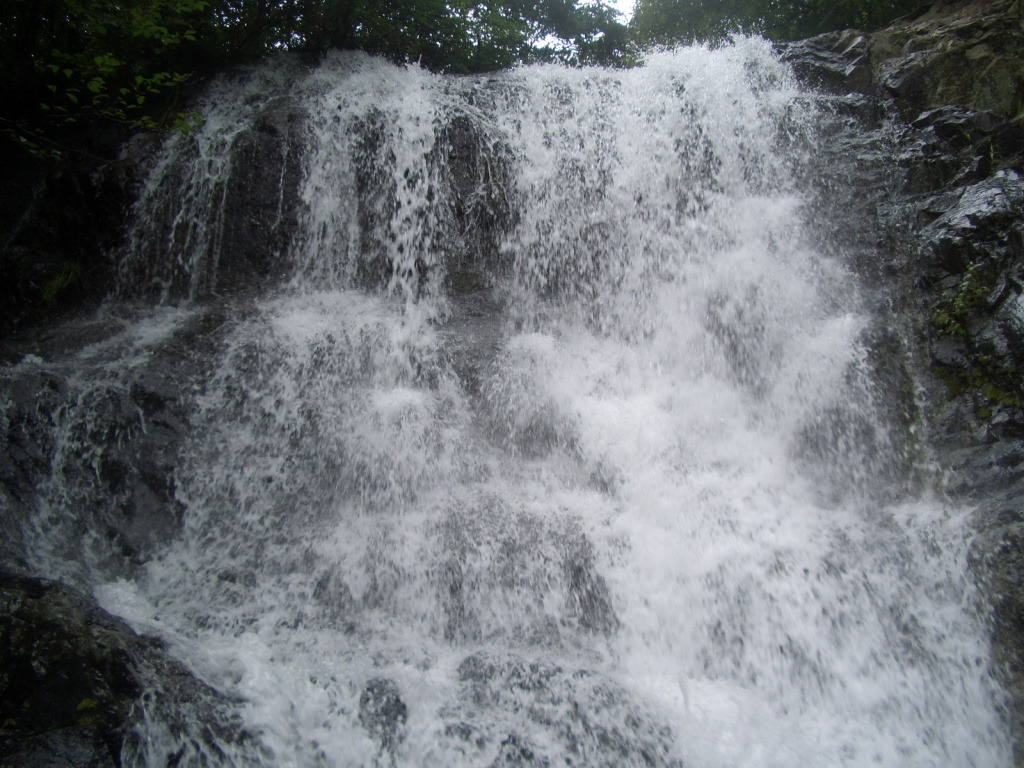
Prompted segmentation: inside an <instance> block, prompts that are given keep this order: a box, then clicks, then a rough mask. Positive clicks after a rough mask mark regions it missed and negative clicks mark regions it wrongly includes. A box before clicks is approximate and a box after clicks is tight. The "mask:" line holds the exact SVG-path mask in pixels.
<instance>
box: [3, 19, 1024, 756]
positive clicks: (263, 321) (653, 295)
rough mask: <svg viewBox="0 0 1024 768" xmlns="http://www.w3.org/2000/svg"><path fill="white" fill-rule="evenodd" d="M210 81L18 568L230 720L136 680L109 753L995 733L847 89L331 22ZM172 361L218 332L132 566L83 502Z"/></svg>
mask: <svg viewBox="0 0 1024 768" xmlns="http://www.w3.org/2000/svg"><path fill="white" fill-rule="evenodd" d="M202 109H203V116H204V119H203V124H202V126H201V127H200V128H198V129H197V130H196V131H195V132H193V133H192V134H190V135H187V136H186V135H181V136H175V137H172V138H171V139H169V140H168V142H167V145H166V146H165V148H164V150H163V154H162V155H160V157H158V158H156V159H155V160H154V162H153V164H152V169H151V173H150V176H149V180H148V182H147V184H146V186H145V188H144V189H143V191H142V193H141V194H140V197H139V200H138V202H137V204H136V207H135V210H134V212H133V221H134V224H133V229H132V236H131V238H130V242H129V244H128V245H127V246H126V248H125V250H124V253H123V254H122V270H121V283H120V285H119V286H118V288H117V291H116V301H115V300H113V299H112V301H111V304H110V308H109V309H108V312H110V313H115V314H116V313H117V312H120V313H121V314H120V315H117V328H118V329H119V330H118V331H117V333H114V334H113V335H112V336H111V340H109V341H107V342H104V343H103V344H98V345H92V346H88V347H87V348H85V349H83V350H78V351H75V352H74V353H71V352H69V353H68V355H69V356H68V357H66V358H65V359H64V362H63V363H61V364H62V365H64V366H65V367H66V369H68V370H74V371H75V372H76V373H75V376H74V377H73V380H72V383H71V384H70V385H69V386H71V387H72V388H73V389H74V392H75V396H74V397H72V398H70V399H69V400H68V405H66V406H65V407H64V408H63V409H62V410H61V411H60V412H59V414H58V417H57V418H56V419H55V423H54V426H53V429H54V431H55V432H54V434H56V435H57V437H55V438H54V440H55V441H56V443H57V444H59V446H61V448H60V450H59V455H60V456H61V457H62V462H64V463H62V464H61V467H62V469H61V470H60V471H59V472H56V473H55V474H54V476H53V477H52V478H51V480H50V481H49V482H48V484H44V487H42V488H41V489H40V491H39V499H38V503H37V504H36V505H35V511H34V524H35V526H36V532H37V534H36V537H35V541H36V546H35V547H34V548H33V550H32V555H31V557H32V560H33V565H34V567H35V568H36V569H38V571H39V572H40V573H44V574H48V575H61V576H63V577H64V578H69V579H74V580H76V581H77V582H78V583H82V584H85V585H87V586H88V587H89V588H91V589H92V590H93V591H94V593H95V595H96V596H97V599H98V600H99V601H100V602H101V604H102V605H103V606H104V607H105V608H107V609H108V610H110V611H111V612H113V613H116V614H118V615H121V616H123V617H125V618H126V619H127V620H128V621H129V622H130V623H131V624H132V626H133V627H134V628H135V629H136V630H137V631H139V632H142V633H148V634H152V635H155V636H157V637H159V638H160V639H161V640H162V641H163V642H164V643H166V644H167V646H168V647H169V648H170V649H171V651H172V652H173V653H174V654H175V655H176V656H177V657H178V658H180V659H181V660H182V661H183V662H184V663H185V664H186V665H187V666H188V667H189V669H190V670H191V671H192V672H193V673H194V674H195V675H196V676H197V677H199V678H200V679H201V680H203V681H204V682H205V683H207V684H209V685H210V686H212V688H214V689H216V690H217V691H219V692H221V693H222V694H224V696H226V697H227V698H228V700H230V701H231V702H233V704H232V706H233V707H234V709H235V710H236V714H237V716H238V718H240V721H241V723H242V732H243V734H244V735H243V736H239V735H238V734H235V735H234V736H232V735H229V734H222V733H219V732H217V731H216V730H213V731H211V730H210V729H208V728H207V729H204V727H203V723H202V722H199V721H195V722H192V724H191V725H189V726H187V727H185V726H182V725H181V723H180V722H178V721H176V720H174V719H173V718H170V717H168V716H167V714H166V712H164V711H163V710H162V709H161V708H160V707H159V706H157V705H155V704H154V703H153V700H152V699H147V700H146V701H145V702H140V704H139V706H140V707H141V708H142V709H143V710H144V716H143V717H141V719H140V725H139V727H138V730H137V732H136V733H135V734H133V736H132V739H131V740H130V744H129V746H128V747H127V748H126V753H125V754H124V755H123V759H124V761H125V764H126V765H164V764H167V762H168V760H169V759H170V758H169V756H172V755H173V756H175V757H174V759H175V760H176V761H177V762H175V764H195V765H219V764H223V765H273V766H362V765H367V766H369V765H382V766H383V765H400V766H405V765H409V766H419V765H422V766H428V765H429V766H433V765H444V766H463V765H464V766H487V765H524V766H525V765H530V766H533V765H537V766H540V765H552V766H553V765H562V764H564V765H577V766H627V765H668V766H688V767H691V768H696V767H707V768H717V767H721V768H731V767H733V766H744V767H745V768H753V767H755V766H780V767H781V766H797V765H807V766H867V765H884V766H935V765H947V766H993V765H1008V764H1009V763H1010V747H1009V740H1008V737H1007V735H1006V733H1005V728H1004V725H1003V723H1002V720H1001V714H1000V706H1001V699H1000V695H1001V694H1000V693H999V691H998V687H997V685H996V684H995V683H994V682H993V679H992V675H991V671H990V669H989V663H988V657H989V651H988V641H987V635H986V632H987V630H986V624H985V621H986V620H985V615H984V613H983V611H982V609H981V601H980V599H979V596H978V594H977V591H976V588H975V586H974V584H973V582H972V580H971V577H970V574H969V571H968V566H967V548H968V544H969V537H970V529H969V526H968V516H969V513H970V510H969V509H964V508H960V507H958V506H956V505H952V504H950V503H949V502H947V501H946V500H944V499H943V498H942V497H941V495H940V494H938V493H937V492H935V491H934V490H932V488H933V486H934V483H933V478H932V477H931V474H930V473H931V470H930V467H929V455H928V446H927V435H926V433H925V430H924V426H923V425H922V424H921V423H919V419H918V418H917V417H916V411H915V410H914V408H913V397H914V391H913V382H912V381H910V380H909V379H908V380H906V381H902V382H898V383H897V384H896V385H894V384H893V383H892V382H891V381H888V380H886V379H885V377H882V376H880V375H879V371H880V370H882V369H884V368H885V367H886V366H887V365H889V363H888V362H887V361H885V360H883V359H882V357H883V356H884V355H886V354H888V352H887V351H886V350H885V349H881V347H882V346H884V345H880V344H879V342H878V337H879V335H878V333H877V323H878V312H879V309H878V308H877V307H876V302H875V301H874V300H873V297H872V296H871V295H870V292H869V291H868V290H867V289H866V288H864V287H862V286H861V285H860V283H859V282H858V279H857V276H856V275H855V274H853V272H852V271H851V269H850V267H849V261H848V259H846V258H845V257H846V255H847V252H848V251H847V249H848V245H849V244H847V243H844V242H842V241H840V240H837V239H836V238H834V237H830V236H829V231H830V228H829V221H830V220H835V219H838V218H841V217H844V216H848V215H850V214H849V212H848V211H847V210H837V207H836V205H835V203H834V201H832V200H830V199H829V197H828V195H826V194H823V192H822V189H823V188H822V187H821V186H816V185H815V183H814V179H815V175H816V174H819V173H822V172H823V170H822V168H821V165H820V163H821V162H822V160H821V158H822V157H824V156H825V153H824V151H823V150H822V142H824V141H826V138H825V137H824V136H823V135H822V132H821V131H820V130H819V129H820V127H821V126H822V125H824V124H825V123H826V122H828V121H829V120H830V119H831V117H830V115H829V113H828V111H827V108H826V106H825V105H823V104H822V103H819V102H818V101H817V100H816V99H815V98H814V95H813V94H810V93H807V92H804V91H802V90H801V89H800V88H799V87H798V86H797V84H796V82H795V81H794V79H793V76H792V74H791V72H790V71H789V69H788V67H787V66H786V65H784V64H783V63H781V62H780V61H779V60H778V58H777V56H776V55H775V53H774V52H773V51H772V48H771V46H770V45H769V44H768V43H766V42H764V41H762V40H759V39H745V38H744V39H738V40H736V41H734V42H733V43H732V44H730V45H726V46H724V47H721V48H719V49H716V50H709V49H706V48H700V47H695V48H689V49H683V50H679V51H676V52H672V53H660V54H653V55H651V56H650V57H649V58H648V60H647V62H646V64H645V65H644V66H642V67H639V68H637V69H634V70H625V71H611V70H599V69H565V68H558V67H543V66H542V67H524V68H520V69H516V70H514V71H511V72H507V73H501V74H495V75H490V76H481V77H460V78H455V77H443V76H439V75H434V74H430V73H427V72H425V71H422V70H420V69H418V68H415V67H408V68H398V67H394V66H392V65H390V64H387V63H384V62H381V61H379V60H376V59H372V58H370V57H366V56H363V55H354V54H332V55H330V56H328V57H327V58H326V59H325V60H324V61H323V62H322V63H320V64H318V65H316V66H311V65H308V64H305V63H302V62H300V61H297V60H282V61H278V62H275V63H272V64H269V65H261V66H260V67H256V68H253V69H251V70H246V71H242V72H237V73H235V74H234V75H231V76H225V77H224V78H222V79H221V80H219V81H217V82H216V83H214V84H212V85H211V86H210V89H209V91H208V92H207V95H206V97H205V101H204V105H203V107H202ZM830 157H832V158H833V160H834V158H835V155H834V154H833V155H831V156H830ZM832 170H833V172H834V169H832ZM863 226H864V227H865V228H870V227H871V226H873V224H872V223H871V222H864V223H863ZM197 327H198V328H200V330H196V328H197ZM202 328H206V329H207V330H206V331H202V330H201V329H202ZM183 329H184V330H183ZM159 357H162V358H164V359H167V358H169V359H171V360H172V361H173V360H179V359H180V360H184V359H186V358H188V359H189V360H199V361H200V363H197V364H195V365H191V364H190V365H187V366H184V367H182V368H181V369H180V370H179V373H178V380H177V381H175V382H174V387H177V388H179V389H180V391H181V392H186V393H188V397H187V398H185V397H183V398H182V400H181V402H182V404H183V405H182V406H181V408H182V409H184V410H183V412H182V413H180V414H177V415H176V416H174V418H175V419H178V420H179V421H187V423H188V429H187V432H186V433H185V437H184V438H183V442H182V444H181V446H180V451H179V453H178V454H177V459H176V460H175V461H173V462H171V461H170V460H169V459H168V460H167V461H165V462H164V464H160V465H159V466H157V467H156V468H155V469H152V472H157V473H159V471H165V472H166V473H167V475H168V478H167V482H166V483H165V484H164V485H163V486H161V488H163V489H164V490H163V491H161V492H160V493H156V496H158V497H160V498H159V499H158V500H157V501H152V502H147V503H151V505H158V504H163V505H164V507H161V508H166V509H170V510H173V512H171V513H167V515H165V516H164V517H163V518H161V519H162V520H164V521H165V523H166V526H165V527H164V528H161V529H160V530H158V531H155V532H154V531H153V530H147V531H140V532H137V540H136V539H131V541H132V542H136V543H135V544H133V548H132V553H131V555H130V556H128V557H126V556H125V555H124V547H122V548H121V549H118V548H117V547H112V546H111V545H110V544H109V542H104V541H102V539H103V538H104V537H103V531H104V530H105V529H104V528H103V527H101V526H99V524H97V523H95V520H96V518H95V516H94V517H92V518H88V519H84V518H83V517H81V516H78V517H76V515H84V513H83V512H79V511H80V510H83V509H101V508H104V509H105V508H107V507H110V508H113V507H114V506H116V505H117V504H120V505H122V507H123V505H126V504H134V505H136V506H134V507H132V509H138V508H139V507H138V505H139V504H141V503H142V502H140V501H138V498H139V493H140V492H139V491H138V488H140V487H141V485H138V484H139V483H141V482H142V479H145V478H146V477H148V475H146V471H148V470H146V467H148V466H149V465H146V467H142V468H141V469H138V470H137V471H136V470H132V471H131V472H128V471H125V472H122V473H121V474H120V475H119V477H122V479H123V478H127V479H126V480H124V481H123V482H122V481H121V480H119V481H118V483H117V484H114V483H112V482H111V481H109V478H107V475H105V474H104V467H108V468H109V460H110V456H112V455H113V453H112V452H114V451H115V450H116V446H118V445H125V444H129V443H130V441H131V440H132V439H135V436H137V435H140V434H142V433H146V435H148V436H149V438H148V439H154V438H153V435H155V434H158V430H159V429H163V428H166V429H167V430H170V429H172V428H173V426H174V425H173V424H172V421H173V420H172V419H171V417H166V419H165V422H164V427H153V426H152V423H155V422H152V423H151V422H149V421H146V418H147V417H144V414H143V411H144V410H145V409H144V408H143V409H142V411H140V408H141V406H139V407H136V406H135V405H131V403H129V402H128V400H127V399H126V398H125V397H124V392H123V391H122V390H123V387H124V385H123V382H124V381H126V380H128V379H132V380H133V381H136V380H139V375H138V371H144V370H147V369H146V366H148V365H151V364H152V360H153V359H154V358H159ZM31 365H58V363H57V362H47V363H44V362H43V361H41V360H36V361H26V362H24V363H22V366H31ZM172 366H173V363H172ZM143 383H145V382H143ZM140 386H141V385H140ZM152 386H154V387H156V386H157V385H155V384H154V385H152ZM144 389H145V388H144ZM134 391H135V390H133V392H134ZM145 391H146V392H148V391H149V390H145ZM118 398H121V399H118ZM132 402H139V399H138V398H135V400H133V401H132ZM907 402H909V404H910V405H909V406H907V407H903V405H905V404H906V403H907ZM185 404H187V409H186V408H185ZM901 404H903V405H901ZM100 413H109V414H113V415H112V416H110V417H109V418H110V420H109V421H107V422H103V424H104V425H105V426H102V425H101V426H97V424H98V423H99V422H98V421H97V420H98V419H99V416H97V414H100ZM908 413H909V414H910V415H909V416H908V415H907V414H908ZM174 423H177V422H174ZM111 424H112V425H113V426H111ZM147 425H149V426H147ZM154 430H157V431H154ZM160 434H162V433H160ZM168 440H169V438H168ZM104 441H105V442H104ZM104 446H114V447H104ZM104 457H106V458H104ZM104 461H107V462H108V463H107V464H104V463H103V462H104ZM131 461H132V460H131V458H130V457H124V458H123V462H124V463H125V465H126V466H127V465H131V466H135V465H134V464H131ZM157 464H159V462H157ZM167 464H173V466H166V465H167ZM140 466H141V465H140ZM161 467H162V468H163V469H161ZM152 472H151V474H152ZM133 473H134V474H133ZM108 474H109V473H108ZM104 478H107V480H104ZM140 478H141V479H140ZM133 482H135V483H136V485H132V483H133ZM114 485H116V486H117V487H116V489H115V491H110V490H109V489H110V488H111V487H113V486H114ZM147 493H150V494H152V493H153V492H150V491H147ZM104 494H106V495H104ZM111 494H113V495H111ZM161 494H163V495H162V496H161ZM146 498H147V499H148V498H149V497H148V496H147V497H146ZM115 502H116V504H115ZM104 505H107V507H105V506H104ZM118 508H121V507H118ZM93 514H94V515H98V514H100V513H98V512H96V513H93ZM102 514H104V515H106V514H108V513H107V512H103V513H102ZM102 519H103V520H106V519H107V518H105V517H104V518H102ZM90 521H92V522H90ZM108 524H109V525H115V523H108ZM125 536H126V535H122V539H124V538H125ZM122 543H123V542H122ZM157 695H158V696H159V693H158V694H157ZM172 721H173V722H172Z"/></svg>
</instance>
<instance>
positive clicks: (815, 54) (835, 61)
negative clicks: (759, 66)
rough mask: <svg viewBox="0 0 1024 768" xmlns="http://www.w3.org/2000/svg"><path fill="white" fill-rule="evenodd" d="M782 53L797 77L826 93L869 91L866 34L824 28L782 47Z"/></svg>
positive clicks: (869, 71) (870, 83)
mask: <svg viewBox="0 0 1024 768" xmlns="http://www.w3.org/2000/svg"><path fill="white" fill-rule="evenodd" d="M782 57H783V59H784V60H785V61H788V62H790V63H791V64H792V65H793V71H794V72H795V73H796V75H797V77H799V78H800V79H801V81H803V82H804V83H806V84H807V85H809V86H811V87H812V88H818V89H821V90H824V91H828V92H830V93H836V94H847V93H850V92H857V93H869V92H870V91H871V86H872V72H871V66H870V61H869V58H868V38H867V36H865V35H864V34H862V33H860V32H858V31H856V30H845V31H841V32H828V33H826V34H824V35H818V36H817V37H812V38H809V39H807V40H800V41H798V42H795V43H790V44H788V45H786V46H784V47H783V49H782Z"/></svg>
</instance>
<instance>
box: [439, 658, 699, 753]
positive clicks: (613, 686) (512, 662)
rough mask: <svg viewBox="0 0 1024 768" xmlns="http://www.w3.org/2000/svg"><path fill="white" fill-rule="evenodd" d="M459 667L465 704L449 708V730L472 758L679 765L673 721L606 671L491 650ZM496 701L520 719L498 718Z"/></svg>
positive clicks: (459, 749) (457, 748)
mask: <svg viewBox="0 0 1024 768" xmlns="http://www.w3.org/2000/svg"><path fill="white" fill-rule="evenodd" d="M458 672H459V681H460V683H461V685H462V693H461V696H460V701H461V703H460V704H459V705H457V706H453V707H451V708H450V709H449V710H448V716H449V717H451V718H452V719H451V720H450V721H449V722H448V723H447V724H446V725H445V730H444V737H445V740H446V741H447V742H448V743H449V745H450V746H451V747H452V748H453V749H454V750H455V751H457V752H460V753H462V754H465V755H467V756H468V757H469V758H470V760H471V761H472V762H473V763H474V764H479V765H490V766H492V767H494V768H496V767H497V766H519V767H520V768H522V767H524V766H543V765H562V764H563V761H564V764H565V765H587V766H609V767H610V766H622V765H636V766H641V765H650V766H655V765H657V766H675V767H676V768H678V766H679V765H680V764H679V762H678V761H677V759H676V758H674V757H673V756H672V752H673V744H674V741H675V736H674V734H673V733H672V730H671V728H669V727H668V726H667V725H665V724H663V723H660V722H659V721H658V720H657V719H656V718H655V717H653V716H652V714H651V713H650V712H647V711H645V710H644V709H643V708H642V707H641V706H639V705H638V704H637V703H636V702H635V701H633V700H632V699H631V698H630V695H629V693H628V692H627V691H626V690H625V689H624V688H622V687H621V686H619V685H618V684H617V683H614V682H613V681H611V680H608V679H606V678H604V677H602V676H601V675H598V674H595V673H591V672H588V671H587V670H583V669H573V670H566V669H563V668H562V667H560V666H558V665H557V664H550V663H547V662H542V661H533V660H524V659H513V658H502V657H498V656H493V655H491V654H486V653H476V654H473V655H470V656H467V657H466V658H465V659H463V660H462V663H461V664H460V665H459V670H458ZM492 708H493V709H495V710H497V711H502V712H514V713H517V714H516V719H515V722H509V723H504V724H503V725H498V724H495V723H494V719H493V718H488V717H487V716H486V713H487V712H488V711H489V710H491V709H492ZM503 726H504V727H503Z"/></svg>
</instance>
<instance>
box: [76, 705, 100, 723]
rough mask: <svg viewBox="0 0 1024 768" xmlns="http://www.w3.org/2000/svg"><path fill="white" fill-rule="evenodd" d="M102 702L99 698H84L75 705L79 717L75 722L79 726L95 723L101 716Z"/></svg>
mask: <svg viewBox="0 0 1024 768" xmlns="http://www.w3.org/2000/svg"><path fill="white" fill-rule="evenodd" d="M99 710H100V702H99V700H98V699H82V700H81V701H80V702H78V706H77V707H75V712H76V714H77V717H76V718H75V724H76V725H79V726H86V727H87V726H90V725H95V724H96V721H97V719H98V718H99V714H100V713H99Z"/></svg>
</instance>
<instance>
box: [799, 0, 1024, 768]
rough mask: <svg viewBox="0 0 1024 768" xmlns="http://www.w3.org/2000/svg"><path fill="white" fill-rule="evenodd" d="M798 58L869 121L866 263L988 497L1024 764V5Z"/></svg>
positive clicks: (851, 36)
mask: <svg viewBox="0 0 1024 768" xmlns="http://www.w3.org/2000/svg"><path fill="white" fill-rule="evenodd" d="M784 55H786V56H787V57H789V59H790V60H791V61H792V62H793V66H794V68H795V70H796V71H797V73H798V74H799V75H800V76H801V77H802V78H803V79H804V80H805V81H806V82H808V83H809V84H811V85H814V86H815V87H818V88H820V89H823V90H824V91H826V92H828V93H830V94H832V96H831V98H832V100H833V101H832V104H833V106H834V112H835V114H836V115H837V116H838V117H837V120H838V121H839V122H842V121H843V120H847V121H849V122H850V124H851V125H852V126H853V128H854V130H855V131H857V138H856V139H851V140H849V141H848V142H847V149H848V150H849V151H852V152H854V153H855V154H856V155H857V156H858V158H859V160H860V168H861V169H862V174H861V175H860V176H858V178H856V179H854V180H853V182H854V187H855V190H853V191H848V192H847V194H849V195H850V196H851V200H853V199H855V198H859V200H860V202H859V204H860V205H861V206H864V205H868V206H870V207H872V208H873V209H874V212H875V217H876V221H878V228H879V235H878V238H877V241H874V242H872V243H871V244H870V246H869V247H868V248H866V249H861V251H860V252H856V251H855V254H856V256H855V257H856V262H857V263H856V264H854V268H855V269H857V270H858V271H860V272H861V273H862V274H863V275H864V277H865V279H866V281H867V282H868V283H869V284H871V285H873V286H875V288H876V289H877V290H878V292H879V297H880V298H879V302H880V304H882V305H885V306H887V307H888V308H889V314H890V323H891V324H892V327H894V328H897V329H899V332H900V336H901V337H902V338H903V339H905V343H906V344H907V345H908V346H909V348H910V357H911V359H913V360H916V361H917V370H916V371H915V372H914V375H915V378H916V379H917V381H918V382H919V385H920V386H921V387H922V393H921V395H919V397H918V401H919V402H920V403H921V404H922V405H923V411H922V413H923V416H924V420H925V422H926V427H927V429H928V432H929V435H930V442H931V444H932V446H933V447H934V448H935V449H936V450H937V456H936V458H937V459H938V461H939V463H940V465H941V469H942V471H943V473H944V474H943V477H944V481H945V485H946V489H947V491H948V492H949V493H951V494H952V495H953V496H954V497H956V498H958V499H960V500H964V501H966V502H967V503H971V502H972V501H974V502H977V503H978V505H979V506H978V509H977V511H976V512H975V523H976V529H977V537H976V540H975V541H974V544H973V547H972V554H971V562H972V567H973V569H974V571H975V573H976V575H977V576H978V579H979V582H980V584H981V585H982V587H983V591H984V593H985V596H986V598H987V600H988V602H989V604H990V605H991V607H992V617H993V618H992V653H993V660H994V663H995V665H996V667H997V669H998V670H999V672H1000V673H1001V675H1002V677H1003V682H1004V684H1005V687H1006V689H1007V692H1008V696H1009V706H1008V709H1007V712H1008V717H1009V719H1010V721H1011V727H1012V731H1013V735H1014V749H1015V759H1016V764H1017V765H1018V766H1021V765H1024V633H1022V632H1021V629H1020V628H1021V626H1024V556H1022V543H1024V344H1022V341H1024V175H1022V174H1024V4H1022V3H1021V2H1019V0H978V1H977V2H953V3H949V2H946V3H938V4H936V5H933V6H931V7H928V8H925V9H922V10H921V11H920V12H918V13H917V14H914V15H912V16H911V17H908V18H905V19H902V20H900V21H897V22H896V23H894V24H893V25H891V26H890V27H888V28H887V29H884V30H881V31H879V32H875V33H873V34H863V33H861V32H858V31H855V30H850V31H845V32H836V33H831V34H828V35H822V36H820V37H817V38H813V39H811V40H806V41H802V42H799V43H796V44H794V45H792V46H790V47H788V48H787V49H786V51H785V54H784ZM894 167H895V169H896V173H895V174H893V173H892V171H891V170H890V169H892V168H894ZM864 201H867V202H866V203H865V202H864ZM865 251H866V252H865Z"/></svg>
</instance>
